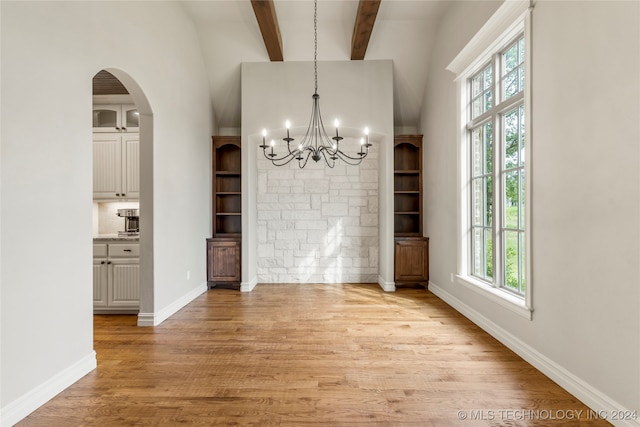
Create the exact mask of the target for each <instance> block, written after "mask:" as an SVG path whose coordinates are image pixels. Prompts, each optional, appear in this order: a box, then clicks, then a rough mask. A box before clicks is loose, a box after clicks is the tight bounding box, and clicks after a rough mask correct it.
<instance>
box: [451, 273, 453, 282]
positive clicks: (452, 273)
mask: <svg viewBox="0 0 640 427" xmlns="http://www.w3.org/2000/svg"><path fill="white" fill-rule="evenodd" d="M451 283H453V273H451Z"/></svg>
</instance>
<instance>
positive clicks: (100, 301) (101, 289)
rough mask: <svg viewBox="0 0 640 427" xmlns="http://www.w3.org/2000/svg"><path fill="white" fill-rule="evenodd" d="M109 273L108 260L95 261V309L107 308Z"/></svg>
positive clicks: (95, 259) (96, 259)
mask: <svg viewBox="0 0 640 427" xmlns="http://www.w3.org/2000/svg"><path fill="white" fill-rule="evenodd" d="M107 283H108V271H107V260H106V258H102V259H98V258H94V259H93V308H103V307H106V306H107V297H108V284H107Z"/></svg>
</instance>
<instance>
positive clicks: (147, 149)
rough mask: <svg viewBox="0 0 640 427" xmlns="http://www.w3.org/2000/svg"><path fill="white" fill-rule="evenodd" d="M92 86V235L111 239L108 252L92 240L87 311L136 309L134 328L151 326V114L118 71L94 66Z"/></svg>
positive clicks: (134, 86)
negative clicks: (91, 289)
mask: <svg viewBox="0 0 640 427" xmlns="http://www.w3.org/2000/svg"><path fill="white" fill-rule="evenodd" d="M92 87H93V90H92V94H93V106H94V107H93V110H94V111H93V115H92V116H93V130H94V133H93V137H94V155H93V161H94V173H93V177H94V178H93V179H94V185H93V195H94V237H95V236H96V235H97V237H101V236H113V238H114V240H113V242H114V246H113V250H111V245H105V246H104V248H103V247H102V246H96V248H97V250H98V251H101V250H103V251H105V252H104V254H101V253H100V252H98V255H99V256H101V255H104V258H103V259H100V258H99V257H98V258H96V256H95V253H94V312H96V313H98V312H100V313H105V312H106V313H109V312H112V313H123V312H128V313H137V315H138V317H137V324H138V325H139V326H152V325H153V322H152V320H151V321H148V320H147V319H153V312H154V298H153V296H154V281H153V112H152V110H151V106H150V104H149V101H148V99H147V97H146V95H145V94H144V92H143V91H142V88H141V87H140V85H139V84H138V83H137V82H136V81H135V79H133V78H132V77H131V76H130V75H129V74H127V73H126V72H124V71H123V70H120V69H117V68H105V69H102V70H100V71H99V72H98V73H96V74H95V75H94V76H93V79H92ZM101 144H102V145H101ZM112 211H117V215H119V216H120V218H117V217H115V215H114V214H115V212H112ZM121 214H122V215H121ZM136 214H137V215H136ZM136 222H137V223H136ZM114 227H116V228H117V229H114ZM121 232H122V233H124V234H120V233H121ZM127 232H129V233H131V234H129V235H127V234H126V233H127ZM94 242H95V241H94ZM101 242H102V241H101ZM134 242H135V243H134ZM102 243H104V242H102ZM107 243H109V242H108V241H107ZM136 251H138V253H136ZM111 255H114V256H115V257H116V258H114V259H111V258H110V257H111ZM136 255H137V257H136ZM103 261H104V262H105V264H104V266H102V264H100V263H101V262H103ZM96 274H101V275H102V276H100V277H98V279H96ZM96 280H97V282H98V283H96ZM101 280H102V281H103V282H104V283H100V282H101ZM101 286H102V287H101ZM109 287H110V288H109ZM97 292H101V294H100V295H96V293H97Z"/></svg>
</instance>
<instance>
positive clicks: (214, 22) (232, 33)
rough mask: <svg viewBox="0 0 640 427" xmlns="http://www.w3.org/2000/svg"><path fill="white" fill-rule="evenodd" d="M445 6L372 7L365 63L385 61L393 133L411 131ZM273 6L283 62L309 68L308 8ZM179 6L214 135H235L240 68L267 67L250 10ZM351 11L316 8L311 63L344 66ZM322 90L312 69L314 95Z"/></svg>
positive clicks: (389, 1) (334, 4) (233, 1)
mask: <svg viewBox="0 0 640 427" xmlns="http://www.w3.org/2000/svg"><path fill="white" fill-rule="evenodd" d="M448 1H449V0H382V2H381V4H380V9H379V11H378V16H377V19H376V22H375V25H374V28H373V33H372V35H371V39H370V40H369V47H368V49H367V54H366V56H365V60H372V59H391V60H393V63H394V125H395V126H396V127H403V126H409V127H411V126H417V124H418V118H419V115H420V110H421V108H422V97H423V95H424V88H425V84H426V78H427V70H428V65H429V57H430V53H431V49H432V46H433V43H434V41H435V40H434V38H435V34H436V29H437V24H438V21H439V19H440V17H441V16H442V14H443V12H444V10H445V8H446V5H447V3H448ZM274 3H275V7H276V11H277V16H278V23H279V25H280V33H281V36H282V45H283V51H284V60H285V61H312V60H313V1H311V0H275V1H274ZM182 4H183V6H184V9H185V11H186V12H187V14H188V16H190V17H191V19H192V20H193V22H194V24H195V26H196V29H197V31H198V36H199V38H200V44H201V47H202V52H203V57H204V61H205V64H206V67H207V72H208V75H209V85H210V91H211V98H212V102H213V107H214V111H215V114H216V119H217V122H218V127H220V128H227V127H230V128H239V127H240V64H241V63H242V62H265V61H269V57H268V55H267V51H266V48H265V46H264V42H263V40H262V35H261V34H260V29H259V27H258V23H257V21H256V18H255V15H254V14H253V8H252V7H251V3H250V1H249V0H204V1H202V0H201V1H182ZM357 7H358V1H357V0H319V2H318V61H319V62H320V61H336V60H349V58H350V55H351V35H352V32H353V25H354V20H355V16H356V10H357ZM319 65H320V64H319ZM322 85H323V81H322V69H321V67H320V66H319V72H318V91H319V93H322ZM312 91H313V87H312V86H311V85H310V87H309V92H310V93H311V92H312Z"/></svg>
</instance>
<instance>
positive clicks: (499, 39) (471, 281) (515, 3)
mask: <svg viewBox="0 0 640 427" xmlns="http://www.w3.org/2000/svg"><path fill="white" fill-rule="evenodd" d="M531 10H532V5H531V4H530V0H506V1H505V2H504V3H503V4H502V5H501V6H500V7H499V8H498V10H497V11H496V12H495V13H494V15H493V16H492V17H491V18H490V19H489V20H488V21H487V23H486V24H485V25H484V26H483V27H482V28H481V29H480V31H478V33H477V34H476V35H475V36H474V37H473V38H472V39H471V41H470V42H469V43H468V44H467V45H466V46H465V47H464V48H463V49H462V51H461V52H460V53H459V54H458V55H457V56H456V57H455V58H454V60H453V61H452V62H451V63H450V64H449V66H448V67H447V70H449V71H452V72H453V73H454V74H455V75H456V79H455V81H456V86H457V102H458V104H457V105H458V110H457V111H458V126H457V139H456V141H457V154H458V156H457V157H458V174H457V175H458V183H457V184H458V186H457V189H458V190H457V193H458V194H457V200H458V209H457V224H458V233H457V234H458V235H457V252H458V262H457V274H456V276H455V277H456V283H458V284H461V285H462V286H465V287H466V288H468V289H471V290H473V291H475V292H477V293H478V294H480V295H482V296H485V297H487V298H488V299H490V300H492V301H494V302H496V303H497V304H499V305H501V306H503V307H505V308H507V309H509V310H511V311H512V312H514V313H516V314H518V315H520V316H522V317H525V318H527V319H529V320H531V319H532V313H533V306H532V301H531V289H532V284H533V281H532V274H531V247H532V246H531V163H532V158H533V156H532V150H531V137H532V134H531V101H530V100H531V96H530V94H531V22H530V21H531ZM519 34H524V39H525V87H524V94H523V95H516V96H524V109H525V152H526V156H527V160H526V162H525V167H524V170H525V188H526V191H525V224H524V225H525V281H526V287H525V293H524V295H523V296H521V295H517V294H515V293H513V292H510V291H508V290H506V289H504V288H503V287H500V283H499V282H498V283H495V284H494V285H492V284H489V283H487V282H485V281H483V280H480V279H478V278H475V277H473V276H472V275H471V274H470V254H471V252H470V245H471V238H470V235H469V232H470V227H469V224H470V216H471V210H470V193H469V192H470V191H471V189H470V188H469V185H468V184H469V182H470V168H469V161H470V151H469V147H470V145H471V144H470V141H469V132H468V130H467V124H468V122H469V120H470V119H469V118H470V114H469V111H468V109H469V108H470V102H469V100H470V99H471V97H470V93H469V91H470V88H469V84H468V80H469V78H470V77H471V76H473V75H475V74H476V73H477V72H479V71H480V70H481V69H483V68H484V67H485V66H486V65H487V64H488V63H490V62H491V61H492V60H493V58H494V55H495V54H497V53H499V52H501V51H503V49H504V48H506V47H507V46H508V45H509V43H511V42H512V41H513V40H514V39H515V38H516V37H517V36H518V35H519ZM497 71H498V70H495V69H494V79H495V80H497V79H499V78H500V76H501V73H500V72H497ZM493 102H494V105H497V104H499V103H501V100H500V99H496V98H495V97H494V99H493ZM497 143H498V141H497V139H496V134H495V133H494V144H497ZM493 166H494V168H497V167H498V165H497V164H496V163H495V162H494V165H493ZM496 209H497V206H496V205H495V204H494V215H501V212H499V211H497V210H496ZM494 259H495V258H494Z"/></svg>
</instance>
